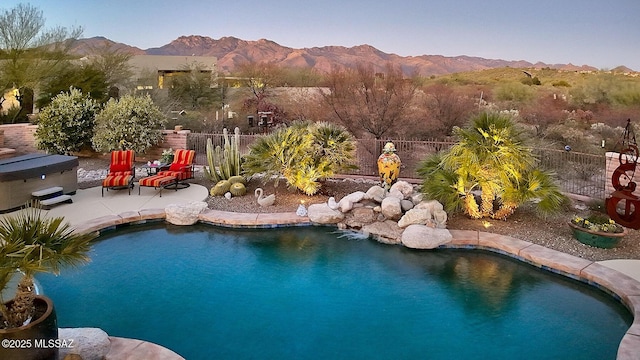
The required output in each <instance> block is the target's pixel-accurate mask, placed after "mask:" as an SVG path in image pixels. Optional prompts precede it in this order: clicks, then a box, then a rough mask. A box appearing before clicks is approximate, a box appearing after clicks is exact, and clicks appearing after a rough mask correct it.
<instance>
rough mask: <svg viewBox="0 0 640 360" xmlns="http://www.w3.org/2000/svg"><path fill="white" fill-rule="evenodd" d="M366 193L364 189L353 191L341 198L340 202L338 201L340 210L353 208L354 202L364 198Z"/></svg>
mask: <svg viewBox="0 0 640 360" xmlns="http://www.w3.org/2000/svg"><path fill="white" fill-rule="evenodd" d="M364 195H365V193H364V192H363V191H356V192H353V193H351V194H349V195H347V196H345V197H343V198H342V199H340V202H338V208H339V209H340V211H342V212H343V213H345V212H347V211H349V210H351V209H353V204H355V203H357V202H358V201H360V200H362V199H364Z"/></svg>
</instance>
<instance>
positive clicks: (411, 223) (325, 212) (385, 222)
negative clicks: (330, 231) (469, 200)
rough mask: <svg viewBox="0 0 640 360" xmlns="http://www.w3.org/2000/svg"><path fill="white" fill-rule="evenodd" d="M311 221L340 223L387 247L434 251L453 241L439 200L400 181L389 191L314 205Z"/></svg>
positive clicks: (356, 194)
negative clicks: (395, 246) (401, 246)
mask: <svg viewBox="0 0 640 360" xmlns="http://www.w3.org/2000/svg"><path fill="white" fill-rule="evenodd" d="M308 216H309V220H310V221H312V222H314V223H317V224H337V226H338V227H339V228H341V229H354V230H358V231H361V232H362V233H364V234H365V235H371V236H372V237H373V238H375V239H376V240H378V241H380V242H382V243H385V244H402V245H404V246H406V247H409V248H413V249H433V248H436V247H438V246H440V245H442V244H446V243H448V242H449V241H451V239H452V236H451V233H450V232H449V230H447V229H446V222H447V213H446V212H445V211H444V209H443V207H442V204H440V203H439V202H438V201H436V200H423V198H422V194H421V193H419V192H417V191H416V190H415V189H414V187H413V185H411V184H410V183H408V182H406V181H398V182H396V183H395V184H393V185H392V186H391V188H390V189H389V191H387V190H385V189H384V188H382V187H381V186H378V185H376V186H372V187H371V188H369V190H367V192H366V193H365V192H362V191H356V192H354V193H351V194H349V195H347V196H345V197H343V198H342V199H341V200H340V201H339V202H336V201H335V199H334V198H330V199H329V201H327V203H324V204H313V205H310V206H309V210H308Z"/></svg>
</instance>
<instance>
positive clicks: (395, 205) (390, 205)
mask: <svg viewBox="0 0 640 360" xmlns="http://www.w3.org/2000/svg"><path fill="white" fill-rule="evenodd" d="M381 208H382V215H384V216H385V217H386V218H387V219H391V220H398V219H400V217H401V216H402V207H401V206H400V199H398V198H396V197H393V196H387V197H386V198H384V200H382V204H381Z"/></svg>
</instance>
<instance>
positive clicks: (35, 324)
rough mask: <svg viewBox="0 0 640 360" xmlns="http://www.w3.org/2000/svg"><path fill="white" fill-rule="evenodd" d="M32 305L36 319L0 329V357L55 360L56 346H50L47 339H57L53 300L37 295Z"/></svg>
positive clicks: (6, 359)
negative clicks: (17, 326)
mask: <svg viewBox="0 0 640 360" xmlns="http://www.w3.org/2000/svg"><path fill="white" fill-rule="evenodd" d="M12 301H13V300H12ZM9 303H11V301H10V302H9ZM34 305H35V307H36V315H35V317H36V318H37V319H36V320H34V321H32V322H31V323H29V324H27V325H24V326H21V327H19V328H12V329H0V340H2V346H1V347H0V359H3V360H10V359H12V360H13V359H16V360H18V359H20V360H35V359H37V360H44V359H51V360H55V359H57V358H58V348H57V347H55V346H51V345H52V344H51V342H50V341H49V340H56V339H58V321H57V318H56V311H55V309H54V306H53V302H52V301H51V299H49V298H48V297H46V296H42V295H37V296H36V298H35V300H34Z"/></svg>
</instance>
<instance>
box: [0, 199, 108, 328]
mask: <svg viewBox="0 0 640 360" xmlns="http://www.w3.org/2000/svg"><path fill="white" fill-rule="evenodd" d="M95 237H96V235H95V234H93V233H89V234H79V233H75V232H74V230H73V228H71V226H70V225H69V223H66V222H64V218H62V217H56V218H48V217H46V216H44V215H43V213H42V210H41V209H39V208H37V207H31V208H27V209H25V210H22V211H20V212H19V213H17V214H16V215H10V216H7V217H4V218H2V219H0V315H2V319H1V322H0V328H16V327H20V326H22V325H23V324H25V323H27V322H29V321H30V320H31V319H33V316H34V312H35V307H34V304H33V300H34V297H35V294H34V285H33V277H34V275H35V274H36V273H38V272H50V273H54V274H58V273H59V272H60V269H61V268H62V267H64V266H77V265H80V264H84V263H86V262H88V261H89V257H88V253H89V250H90V248H91V241H92V240H93V239H94V238H95ZM16 273H22V278H21V280H20V284H19V285H18V289H17V291H16V294H15V297H14V298H13V302H12V303H11V304H10V305H7V304H6V303H5V301H6V300H9V299H2V292H3V291H4V290H5V289H6V288H7V286H8V284H9V282H10V280H11V278H12V277H13V276H14V275H15V274H16Z"/></svg>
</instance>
